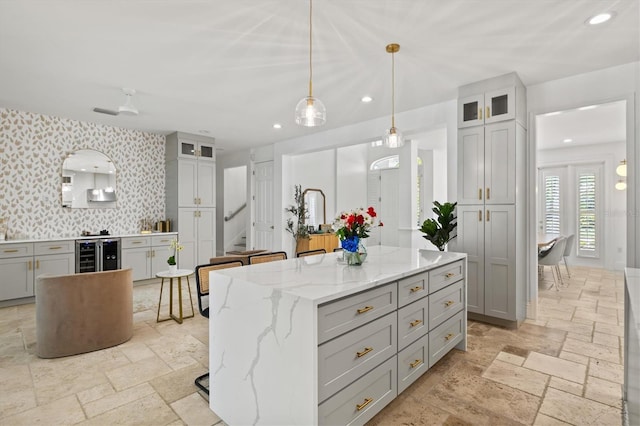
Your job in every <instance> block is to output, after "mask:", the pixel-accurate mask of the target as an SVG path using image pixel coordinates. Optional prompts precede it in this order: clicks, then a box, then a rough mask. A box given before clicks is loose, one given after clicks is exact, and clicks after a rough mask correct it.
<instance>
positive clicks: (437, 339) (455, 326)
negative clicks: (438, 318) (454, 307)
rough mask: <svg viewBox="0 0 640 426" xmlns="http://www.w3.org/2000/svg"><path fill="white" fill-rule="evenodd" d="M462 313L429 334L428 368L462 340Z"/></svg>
mask: <svg viewBox="0 0 640 426" xmlns="http://www.w3.org/2000/svg"><path fill="white" fill-rule="evenodd" d="M463 314H464V312H458V313H457V314H456V315H454V316H453V317H451V318H449V319H448V320H447V321H445V322H443V323H442V324H440V325H439V326H438V327H436V328H435V329H434V330H432V331H431V332H430V333H429V368H431V367H433V365H434V364H435V363H436V362H438V360H439V359H440V358H442V357H443V356H444V355H445V354H446V353H447V352H449V351H450V350H451V349H453V347H454V346H455V345H457V344H458V343H459V342H461V341H462V339H463V338H464V324H463V322H464V315H463Z"/></svg>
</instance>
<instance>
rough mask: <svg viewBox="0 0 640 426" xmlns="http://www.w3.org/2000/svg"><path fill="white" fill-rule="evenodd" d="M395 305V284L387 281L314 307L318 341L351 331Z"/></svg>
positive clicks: (393, 309) (390, 309)
mask: <svg viewBox="0 0 640 426" xmlns="http://www.w3.org/2000/svg"><path fill="white" fill-rule="evenodd" d="M396 308H397V285H396V283H395V282H394V283H391V284H387V285H384V286H382V287H378V288H374V289H372V290H367V291H363V292H361V293H357V294H354V295H353V296H348V297H345V298H344V299H340V300H337V301H335V302H330V303H327V304H325V305H321V306H319V307H318V344H320V343H323V342H326V341H327V340H329V339H333V338H334V337H336V336H339V335H341V334H343V333H346V332H348V331H350V330H353V329H354V328H356V327H359V326H361V325H363V324H365V323H367V322H369V321H372V320H374V319H376V318H379V317H381V316H383V315H385V314H388V313H389V312H393V311H395V310H396Z"/></svg>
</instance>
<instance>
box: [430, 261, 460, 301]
mask: <svg viewBox="0 0 640 426" xmlns="http://www.w3.org/2000/svg"><path fill="white" fill-rule="evenodd" d="M463 277H464V263H463V262H462V261H461V260H459V261H457V262H453V263H450V264H449V265H444V266H440V267H439V268H436V269H433V270H431V271H429V294H431V293H435V292H436V291H438V290H441V289H443V288H445V287H446V286H448V285H449V284H452V283H454V282H456V281H458V280H460V279H462V278H463Z"/></svg>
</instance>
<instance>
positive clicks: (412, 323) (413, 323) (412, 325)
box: [409, 319, 422, 327]
mask: <svg viewBox="0 0 640 426" xmlns="http://www.w3.org/2000/svg"><path fill="white" fill-rule="evenodd" d="M419 324H422V320H419V319H417V320H415V321H411V322H410V323H409V325H410V326H411V327H415V326H416V325H419Z"/></svg>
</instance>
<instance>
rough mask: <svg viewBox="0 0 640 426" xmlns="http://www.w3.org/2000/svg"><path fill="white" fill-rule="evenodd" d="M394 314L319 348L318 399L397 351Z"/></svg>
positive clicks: (345, 384)
mask: <svg viewBox="0 0 640 426" xmlns="http://www.w3.org/2000/svg"><path fill="white" fill-rule="evenodd" d="M396 322H397V319H396V313H395V312H394V313H391V314H389V315H385V316H384V317H382V318H378V319H377V320H375V321H373V322H370V323H368V324H366V325H363V326H362V327H359V328H357V329H355V330H353V331H351V332H349V333H347V334H344V335H342V336H340V337H338V338H336V339H333V340H331V341H330V342H327V343H325V344H323V345H320V347H319V348H318V400H319V401H324V400H325V399H327V398H328V397H330V396H331V395H333V394H334V393H336V392H337V391H339V390H340V389H342V388H344V387H345V386H347V385H348V384H349V383H351V382H353V381H355V380H356V379H358V378H359V377H360V376H362V375H363V374H364V373H366V372H367V371H369V370H371V369H372V368H373V367H375V366H376V365H378V364H380V363H381V362H382V361H384V360H385V359H387V358H389V357H391V356H392V355H395V354H396V353H397V352H398V346H397V329H396V327H397V324H396Z"/></svg>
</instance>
